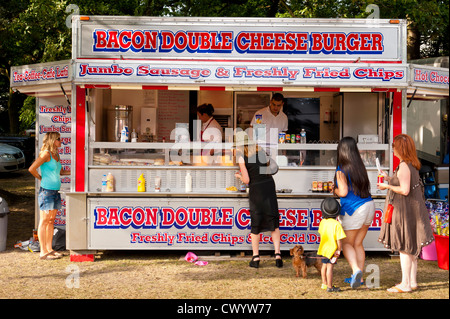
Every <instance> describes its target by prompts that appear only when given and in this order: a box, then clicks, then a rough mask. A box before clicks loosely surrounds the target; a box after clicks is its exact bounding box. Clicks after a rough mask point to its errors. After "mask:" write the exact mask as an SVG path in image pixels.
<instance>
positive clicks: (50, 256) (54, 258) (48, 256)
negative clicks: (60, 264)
mask: <svg viewBox="0 0 450 319" xmlns="http://www.w3.org/2000/svg"><path fill="white" fill-rule="evenodd" d="M60 258H61V257H58V256H55V255H50V254H47V255H44V256H42V257H39V259H41V260H56V259H60Z"/></svg>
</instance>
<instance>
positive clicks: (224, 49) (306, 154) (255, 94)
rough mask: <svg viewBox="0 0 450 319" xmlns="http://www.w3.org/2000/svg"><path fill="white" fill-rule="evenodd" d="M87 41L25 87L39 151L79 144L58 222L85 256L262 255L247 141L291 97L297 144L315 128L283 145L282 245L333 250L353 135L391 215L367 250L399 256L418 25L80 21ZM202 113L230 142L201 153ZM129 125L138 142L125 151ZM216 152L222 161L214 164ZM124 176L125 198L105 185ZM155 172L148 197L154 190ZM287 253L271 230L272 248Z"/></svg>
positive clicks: (25, 77)
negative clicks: (273, 102)
mask: <svg viewBox="0 0 450 319" xmlns="http://www.w3.org/2000/svg"><path fill="white" fill-rule="evenodd" d="M72 32H73V44H72V45H73V47H72V59H71V60H67V61H59V62H53V63H45V64H37V65H29V66H19V67H13V68H12V70H11V74H12V78H11V86H12V87H13V88H14V89H17V90H19V91H21V92H23V93H26V94H31V95H35V96H36V97H37V105H36V107H37V113H38V125H37V126H36V127H37V132H36V133H37V134H36V136H37V141H38V146H37V147H39V148H40V139H41V137H42V136H43V134H45V132H48V131H53V130H57V131H59V132H60V133H61V136H62V138H63V147H62V148H61V150H60V152H61V155H62V156H61V159H62V161H64V162H63V165H66V166H68V167H70V168H71V172H72V174H71V176H70V178H66V179H64V181H63V182H64V183H63V187H62V190H61V192H62V193H63V194H64V196H63V201H64V209H63V210H62V211H61V214H60V215H59V218H58V223H59V225H61V226H65V227H66V231H67V235H66V236H67V237H66V239H67V248H68V249H70V250H71V251H72V254H73V256H85V257H86V258H87V259H89V258H92V256H93V253H94V252H95V251H97V250H127V249H141V250H145V249H160V250H169V249H174V250H238V251H246V250H250V249H251V242H250V236H249V232H250V216H249V204H248V195H247V193H246V192H245V191H244V192H240V191H239V190H240V189H241V185H239V184H238V181H237V179H236V178H235V176H234V174H235V172H236V171H237V170H238V166H237V165H236V163H235V158H234V156H233V152H232V146H233V140H234V139H233V136H234V133H235V132H236V131H239V130H247V132H250V131H251V128H250V129H249V123H250V121H251V119H252V116H253V114H254V112H255V111H256V110H258V109H259V108H262V107H265V106H267V105H268V104H269V101H270V98H271V96H272V95H273V94H274V93H277V92H278V93H282V94H283V95H284V98H285V105H284V112H285V113H286V114H287V116H288V119H289V128H288V131H287V132H286V133H289V134H290V136H292V134H294V136H296V135H297V134H299V133H300V131H301V129H305V130H306V132H307V143H306V144H301V143H292V142H291V143H280V144H277V146H276V149H275V152H276V154H275V155H276V159H277V161H278V164H279V166H280V169H279V172H278V173H277V174H276V175H274V179H275V183H276V188H277V190H278V202H279V210H280V232H281V242H282V245H281V247H282V249H283V250H288V249H289V248H292V246H294V245H296V244H301V245H303V246H304V248H305V249H306V250H314V249H317V248H318V245H319V241H320V238H319V235H318V233H317V229H318V226H319V222H320V218H321V213H320V203H321V201H322V200H323V199H324V198H325V197H327V196H331V194H329V193H326V192H316V191H315V188H313V182H317V183H318V184H320V183H321V182H328V181H332V180H333V178H334V171H335V169H336V148H337V143H338V141H339V139H340V138H342V137H343V136H353V137H354V138H355V139H357V140H358V143H359V144H358V147H359V149H360V151H361V155H362V157H363V160H364V163H365V164H366V167H367V170H368V174H369V178H370V180H371V182H372V187H371V192H372V196H373V198H374V200H375V203H376V214H375V218H374V220H373V223H372V225H371V227H370V229H369V233H368V235H367V238H366V241H365V247H366V249H367V250H383V249H384V248H383V246H382V245H381V244H379V243H378V241H377V239H378V232H379V229H380V226H381V220H382V215H383V206H384V199H385V192H382V191H379V190H377V188H376V181H377V174H378V173H377V167H376V165H375V163H376V158H379V160H380V161H381V167H382V169H383V170H385V171H387V172H392V170H393V168H395V167H396V166H397V165H398V159H396V158H393V155H392V152H391V148H390V141H391V140H392V137H393V136H395V135H397V134H400V133H406V120H405V119H406V111H407V107H406V106H407V89H408V87H411V84H413V85H414V86H417V85H419V86H420V85H421V83H422V82H421V81H420V80H419V81H416V80H415V78H414V77H413V73H414V72H417V71H415V70H416V69H417V68H415V67H414V66H409V65H408V64H407V62H406V21H403V20H367V19H260V18H161V17H124V16H120V17H115V16H75V17H74V18H73V27H72ZM433 72H436V74H435V75H436V76H434V77H433V79H436V81H434V80H433V81H432V82H430V83H427V85H428V89H433V88H436V87H437V88H438V89H439V90H441V91H442V90H443V91H445V90H447V92H448V70H445V69H436V70H433ZM429 79H431V77H429ZM447 96H448V93H447ZM202 103H211V104H212V105H213V106H214V108H215V112H214V117H215V118H216V119H217V120H218V121H219V123H220V124H221V126H222V127H223V128H224V138H223V142H222V143H216V144H212V143H205V142H201V141H200V139H199V130H198V126H197V125H196V123H197V122H196V120H197V114H196V107H197V106H198V105H200V104H202ZM125 125H126V126H127V127H128V129H129V131H130V133H132V132H133V131H134V132H135V133H137V141H136V142H121V141H120V135H119V133H120V132H121V130H122V129H123V128H124V126H125ZM180 132H181V133H180ZM286 135H287V134H286ZM186 136H188V138H187V139H183V137H186ZM210 149H218V150H220V151H221V153H220V154H221V155H219V156H214V157H212V156H205V155H204V154H205V152H204V151H205V150H208V151H209V150H210ZM207 153H208V152H207ZM208 154H209V153H208ZM109 174H110V176H113V178H114V182H115V184H114V191H113V192H106V191H105V190H104V188H102V180H103V179H104V176H105V175H109ZM141 175H142V176H143V177H144V178H145V181H146V189H145V191H143V192H138V188H137V184H138V179H139V178H140V176H141ZM189 175H190V177H189ZM186 176H188V178H190V179H192V189H189V190H188V192H186V188H185V181H186V178H187V177H186ZM156 184H157V185H156ZM324 184H325V183H324ZM37 186H38V185H37ZM155 186H156V187H155ZM233 186H234V187H236V189H237V190H238V191H232V190H233V188H232V187H233ZM37 189H38V187H37ZM230 190H231V191H230ZM37 216H38V214H37ZM272 247H273V246H272V245H271V238H270V234H262V235H261V249H262V250H269V249H273V248H272Z"/></svg>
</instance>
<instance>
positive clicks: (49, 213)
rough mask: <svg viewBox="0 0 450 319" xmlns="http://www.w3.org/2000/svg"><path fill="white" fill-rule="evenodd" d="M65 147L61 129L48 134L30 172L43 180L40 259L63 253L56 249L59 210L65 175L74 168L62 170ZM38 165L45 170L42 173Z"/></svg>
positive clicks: (39, 229)
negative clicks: (55, 237)
mask: <svg viewBox="0 0 450 319" xmlns="http://www.w3.org/2000/svg"><path fill="white" fill-rule="evenodd" d="M59 147H61V136H60V134H59V133H58V132H49V133H46V134H45V136H44V139H43V145H42V148H41V152H40V153H39V157H38V158H37V159H36V161H34V163H33V164H31V166H30V168H29V169H28V171H29V172H30V173H31V174H32V175H33V176H34V177H36V178H37V179H38V180H40V181H41V187H40V188H39V195H38V203H39V210H40V215H39V217H40V218H39V227H38V237H39V245H40V259H43V260H51V259H57V258H60V257H61V256H62V255H61V254H60V253H58V252H56V251H54V250H53V247H52V241H53V229H54V222H55V217H56V213H57V211H58V209H61V195H60V194H59V189H60V188H61V177H60V176H61V175H70V171H66V170H64V169H62V167H61V162H60V159H59V153H58V148H59ZM38 168H40V171H41V173H40V174H39V172H38Z"/></svg>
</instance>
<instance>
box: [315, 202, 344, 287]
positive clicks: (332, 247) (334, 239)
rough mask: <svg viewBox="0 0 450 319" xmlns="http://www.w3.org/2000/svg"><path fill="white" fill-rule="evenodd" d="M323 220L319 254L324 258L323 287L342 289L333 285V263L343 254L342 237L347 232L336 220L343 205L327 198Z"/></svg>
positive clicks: (320, 231)
mask: <svg viewBox="0 0 450 319" xmlns="http://www.w3.org/2000/svg"><path fill="white" fill-rule="evenodd" d="M320 209H321V211H322V221H321V222H320V224H319V234H320V245H319V250H318V251H317V255H320V256H323V257H324V258H323V259H322V289H326V290H327V292H338V291H341V290H340V289H339V287H335V286H333V265H334V264H335V263H336V260H337V258H338V257H339V255H340V254H341V239H343V238H345V237H346V235H345V232H344V230H343V229H342V226H341V223H339V221H337V220H336V218H337V217H338V216H339V213H340V212H341V206H340V205H339V203H338V202H337V200H336V199H334V198H332V197H328V198H325V199H324V200H323V201H322V204H321V206H320Z"/></svg>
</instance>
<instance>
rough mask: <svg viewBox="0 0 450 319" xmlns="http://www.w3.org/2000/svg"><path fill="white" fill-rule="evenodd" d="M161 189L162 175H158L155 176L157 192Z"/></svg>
mask: <svg viewBox="0 0 450 319" xmlns="http://www.w3.org/2000/svg"><path fill="white" fill-rule="evenodd" d="M160 191H161V177H159V176H156V177H155V192H157V193H158V192H160Z"/></svg>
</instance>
